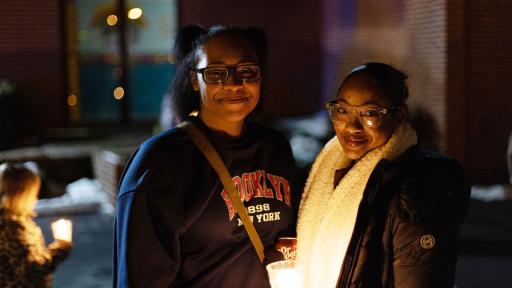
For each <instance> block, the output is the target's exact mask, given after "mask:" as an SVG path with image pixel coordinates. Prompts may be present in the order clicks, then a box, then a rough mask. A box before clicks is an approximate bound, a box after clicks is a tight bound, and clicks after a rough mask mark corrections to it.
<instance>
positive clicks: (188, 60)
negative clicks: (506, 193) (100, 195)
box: [114, 26, 300, 287]
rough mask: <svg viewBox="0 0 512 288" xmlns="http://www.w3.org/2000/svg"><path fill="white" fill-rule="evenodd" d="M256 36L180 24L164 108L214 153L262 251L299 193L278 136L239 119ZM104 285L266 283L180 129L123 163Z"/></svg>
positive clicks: (257, 50) (212, 177)
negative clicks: (109, 276)
mask: <svg viewBox="0 0 512 288" xmlns="http://www.w3.org/2000/svg"><path fill="white" fill-rule="evenodd" d="M264 40H265V39H264V37H263V34H262V32H261V31H260V30H258V29H253V28H248V29H242V28H237V27H233V28H225V27H211V28H209V29H206V30H205V29H203V28H201V27H197V26H190V27H185V28H183V29H182V30H181V31H180V32H179V33H178V35H177V38H176V42H175V46H174V50H173V52H174V57H175V59H176V74H175V78H174V81H173V84H172V89H171V93H170V94H171V101H172V106H173V110H174V114H175V115H177V116H178V118H180V119H181V121H190V122H192V123H193V124H194V125H195V126H196V127H198V128H199V129H200V130H201V131H202V132H203V133H204V134H205V135H206V137H207V138H208V140H209V141H210V142H211V143H212V145H213V147H214V148H215V150H217V152H218V153H219V154H220V156H221V158H222V160H223V162H224V163H225V164H226V166H227V169H228V170H229V172H230V174H231V176H232V177H233V178H232V180H233V183H234V184H235V186H236V188H237V189H238V192H239V193H240V197H241V199H242V202H243V204H244V205H245V207H246V209H247V212H248V215H249V217H250V218H252V222H253V223H254V226H255V228H256V230H257V232H258V234H259V236H260V238H261V240H262V242H263V245H264V246H265V248H267V249H266V252H267V257H270V254H272V252H274V249H273V245H274V240H276V239H277V237H279V236H286V234H287V232H289V231H291V233H293V231H294V229H295V228H294V226H293V223H294V219H295V217H294V215H296V212H294V211H293V209H292V207H294V205H296V204H297V203H296V202H297V201H294V197H295V196H294V195H299V196H300V194H298V193H297V190H296V185H297V184H296V180H295V166H294V160H293V158H292V154H291V149H290V147H289V144H288V141H287V140H286V139H285V138H284V137H283V136H282V135H280V134H278V133H277V132H275V131H273V130H270V129H268V128H264V127H262V126H259V125H257V124H255V123H253V122H251V121H249V120H248V118H249V116H250V115H252V114H253V113H254V112H255V111H256V110H258V108H259V106H261V104H262V99H261V98H262V97H261V81H262V78H263V72H264V70H263V67H262V64H263V61H264V58H265V41H264ZM193 115H196V116H193ZM294 202H295V203H294ZM288 236H289V235H288ZM274 253H275V252H274ZM114 286H117V287H126V286H130V287H268V286H269V284H268V280H267V277H266V271H265V267H264V266H263V265H262V263H261V262H260V260H259V258H258V256H257V254H256V251H255V249H254V248H253V245H252V243H251V241H250V239H249V238H248V236H247V233H246V231H245V229H244V226H242V222H241V221H240V220H239V217H238V214H237V213H236V211H235V210H234V207H233V203H232V202H231V200H230V198H229V196H228V194H227V192H226V190H225V189H224V187H223V185H222V183H221V182H220V180H219V177H218V176H217V174H216V172H215V171H214V169H213V168H212V167H211V165H210V163H209V162H208V161H207V159H206V158H205V156H204V155H203V154H202V153H201V151H200V150H199V149H198V148H197V147H196V146H195V145H194V143H193V142H192V140H191V139H190V138H189V137H188V136H187V134H186V133H185V131H183V130H182V129H180V128H174V129H171V130H169V131H166V132H164V133H162V134H160V135H157V136H155V137H153V138H151V139H149V140H148V141H146V142H145V143H143V144H142V145H141V146H140V147H139V149H138V150H137V151H136V152H135V154H134V155H133V156H132V159H131V160H130V162H129V164H128V166H127V168H126V169H125V172H124V174H123V177H122V180H121V184H120V188H119V196H118V199H117V213H116V227H115V251H114Z"/></svg>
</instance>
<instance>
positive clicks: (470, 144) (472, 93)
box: [464, 0, 512, 183]
mask: <svg viewBox="0 0 512 288" xmlns="http://www.w3.org/2000/svg"><path fill="white" fill-rule="evenodd" d="M465 3H466V7H465V15H466V16H465V18H466V20H467V21H465V23H466V27H465V32H466V40H465V43H466V44H465V45H466V57H465V60H466V63H465V71H464V74H465V75H466V81H465V89H466V105H465V106H466V113H467V118H466V126H467V127H468V129H467V132H466V134H467V135H466V138H465V140H466V151H465V152H466V159H467V161H466V165H467V167H468V170H469V172H470V176H471V177H472V178H473V180H474V182H480V183H495V182H505V181H507V180H508V177H507V170H506V169H507V168H506V159H505V157H506V156H505V155H506V147H507V141H508V135H509V134H510V133H511V132H512V81H511V80H510V76H511V75H512V54H511V52H510V51H511V50H512V39H511V38H510V35H512V24H511V20H510V17H511V15H512V3H511V2H510V1H508V0H496V1H478V0H466V1H465Z"/></svg>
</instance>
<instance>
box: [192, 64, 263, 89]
mask: <svg viewBox="0 0 512 288" xmlns="http://www.w3.org/2000/svg"><path fill="white" fill-rule="evenodd" d="M194 71H196V72H197V73H201V75H203V80H204V82H206V83H208V84H222V83H224V82H226V81H227V80H228V78H229V74H230V73H231V74H232V75H235V77H236V79H238V80H239V81H242V82H254V81H258V80H259V79H260V77H261V72H260V67H258V65H247V64H245V65H238V66H225V67H221V66H218V67H205V68H201V69H194Z"/></svg>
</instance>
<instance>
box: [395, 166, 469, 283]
mask: <svg viewBox="0 0 512 288" xmlns="http://www.w3.org/2000/svg"><path fill="white" fill-rule="evenodd" d="M419 166H420V167H422V168H421V169H418V170H414V169H413V170H412V171H413V172H412V173H411V174H412V176H410V175H409V176H410V177H406V178H405V180H404V181H403V182H402V183H401V185H400V191H399V194H398V195H399V197H397V198H396V199H395V201H397V203H395V204H396V207H398V208H397V209H395V210H394V211H395V212H396V213H394V215H391V218H390V219H391V221H390V223H391V226H392V227H390V228H391V231H392V234H393V241H392V245H393V248H392V249H393V278H394V280H393V282H394V287H419V288H421V287H450V288H451V287H453V282H454V277H455V266H456V262H457V241H458V234H459V226H460V225H461V223H462V220H463V219H464V217H465V215H466V213H467V209H468V206H469V195H470V187H469V182H468V180H467V178H466V177H465V175H464V173H463V171H462V169H461V168H460V167H459V166H458V164H457V163H456V162H455V161H454V160H451V159H442V160H440V159H430V160H427V161H423V162H422V163H420V165H419Z"/></svg>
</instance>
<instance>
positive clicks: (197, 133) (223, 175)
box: [178, 121, 265, 263]
mask: <svg viewBox="0 0 512 288" xmlns="http://www.w3.org/2000/svg"><path fill="white" fill-rule="evenodd" d="M178 127H179V128H181V129H183V130H184V131H185V132H187V134H188V136H189V137H190V138H191V139H192V141H193V142H194V143H195V144H196V146H197V147H198V148H199V150H201V152H203V154H204V156H206V158H207V159H208V161H209V162H210V164H211V165H212V167H213V169H215V171H216V172H217V174H218V175H219V178H220V181H221V182H222V184H223V185H224V188H226V190H227V191H228V195H229V198H230V199H231V201H232V202H233V205H234V206H235V209H236V211H237V212H238V215H239V216H240V219H241V220H242V223H243V224H244V227H245V230H246V231H247V234H248V235H249V238H250V239H251V242H252V244H253V246H254V249H256V253H258V257H259V258H260V261H261V262H262V263H263V260H264V259H265V254H264V253H263V243H262V242H261V239H260V236H259V235H258V232H257V231H256V228H254V224H252V222H251V219H250V218H249V215H248V214H247V210H246V209H245V206H244V204H242V201H241V199H240V194H239V193H238V192H237V190H236V187H235V185H234V184H233V180H231V179H232V178H231V175H230V174H229V172H228V169H227V168H226V165H224V162H222V159H220V156H219V154H218V153H217V151H216V150H215V148H213V146H212V144H211V143H210V141H209V140H208V138H206V136H205V135H204V134H203V133H202V132H201V130H199V129H198V128H197V127H196V126H195V125H194V124H192V123H191V122H188V121H186V122H183V123H181V124H180V125H178Z"/></svg>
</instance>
